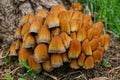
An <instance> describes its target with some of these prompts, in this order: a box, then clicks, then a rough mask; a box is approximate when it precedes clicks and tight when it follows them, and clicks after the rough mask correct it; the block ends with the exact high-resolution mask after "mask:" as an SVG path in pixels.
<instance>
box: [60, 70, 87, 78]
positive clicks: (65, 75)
mask: <svg viewBox="0 0 120 80" xmlns="http://www.w3.org/2000/svg"><path fill="white" fill-rule="evenodd" d="M75 73H81V74H82V72H81V71H76V72H71V73H68V74H66V75H63V76H62V77H60V78H58V80H61V79H62V78H64V77H66V76H68V75H72V74H75ZM84 78H85V79H86V80H87V78H86V77H85V76H84Z"/></svg>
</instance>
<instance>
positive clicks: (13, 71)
mask: <svg viewBox="0 0 120 80" xmlns="http://www.w3.org/2000/svg"><path fill="white" fill-rule="evenodd" d="M20 68H23V67H22V66H18V67H17V68H15V69H13V70H12V71H10V74H12V75H13V74H15V72H16V71H17V70H18V69H20Z"/></svg>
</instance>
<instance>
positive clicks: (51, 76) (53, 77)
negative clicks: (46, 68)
mask: <svg viewBox="0 0 120 80" xmlns="http://www.w3.org/2000/svg"><path fill="white" fill-rule="evenodd" d="M43 74H44V75H45V76H48V77H50V78H52V79H54V80H58V78H57V77H56V76H53V75H50V74H48V73H46V72H43Z"/></svg>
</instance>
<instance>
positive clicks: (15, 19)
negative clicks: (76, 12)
mask: <svg viewBox="0 0 120 80" xmlns="http://www.w3.org/2000/svg"><path fill="white" fill-rule="evenodd" d="M58 4H64V5H67V7H69V5H70V4H69V3H68V2H67V0H63V1H62V0H0V43H8V44H9V43H10V44H11V42H12V41H13V40H14V32H15V30H16V28H17V27H18V23H19V20H20V18H21V17H22V16H23V15H25V14H27V13H35V12H36V11H37V10H38V9H41V8H44V9H46V10H49V9H50V8H51V7H52V6H55V5H58Z"/></svg>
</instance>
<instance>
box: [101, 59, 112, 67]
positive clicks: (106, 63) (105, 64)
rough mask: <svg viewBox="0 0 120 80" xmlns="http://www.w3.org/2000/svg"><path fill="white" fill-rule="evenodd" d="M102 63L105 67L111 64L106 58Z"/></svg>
mask: <svg viewBox="0 0 120 80" xmlns="http://www.w3.org/2000/svg"><path fill="white" fill-rule="evenodd" d="M102 65H103V66H104V67H106V68H108V67H111V64H110V62H109V60H108V59H104V60H103V63H102Z"/></svg>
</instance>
